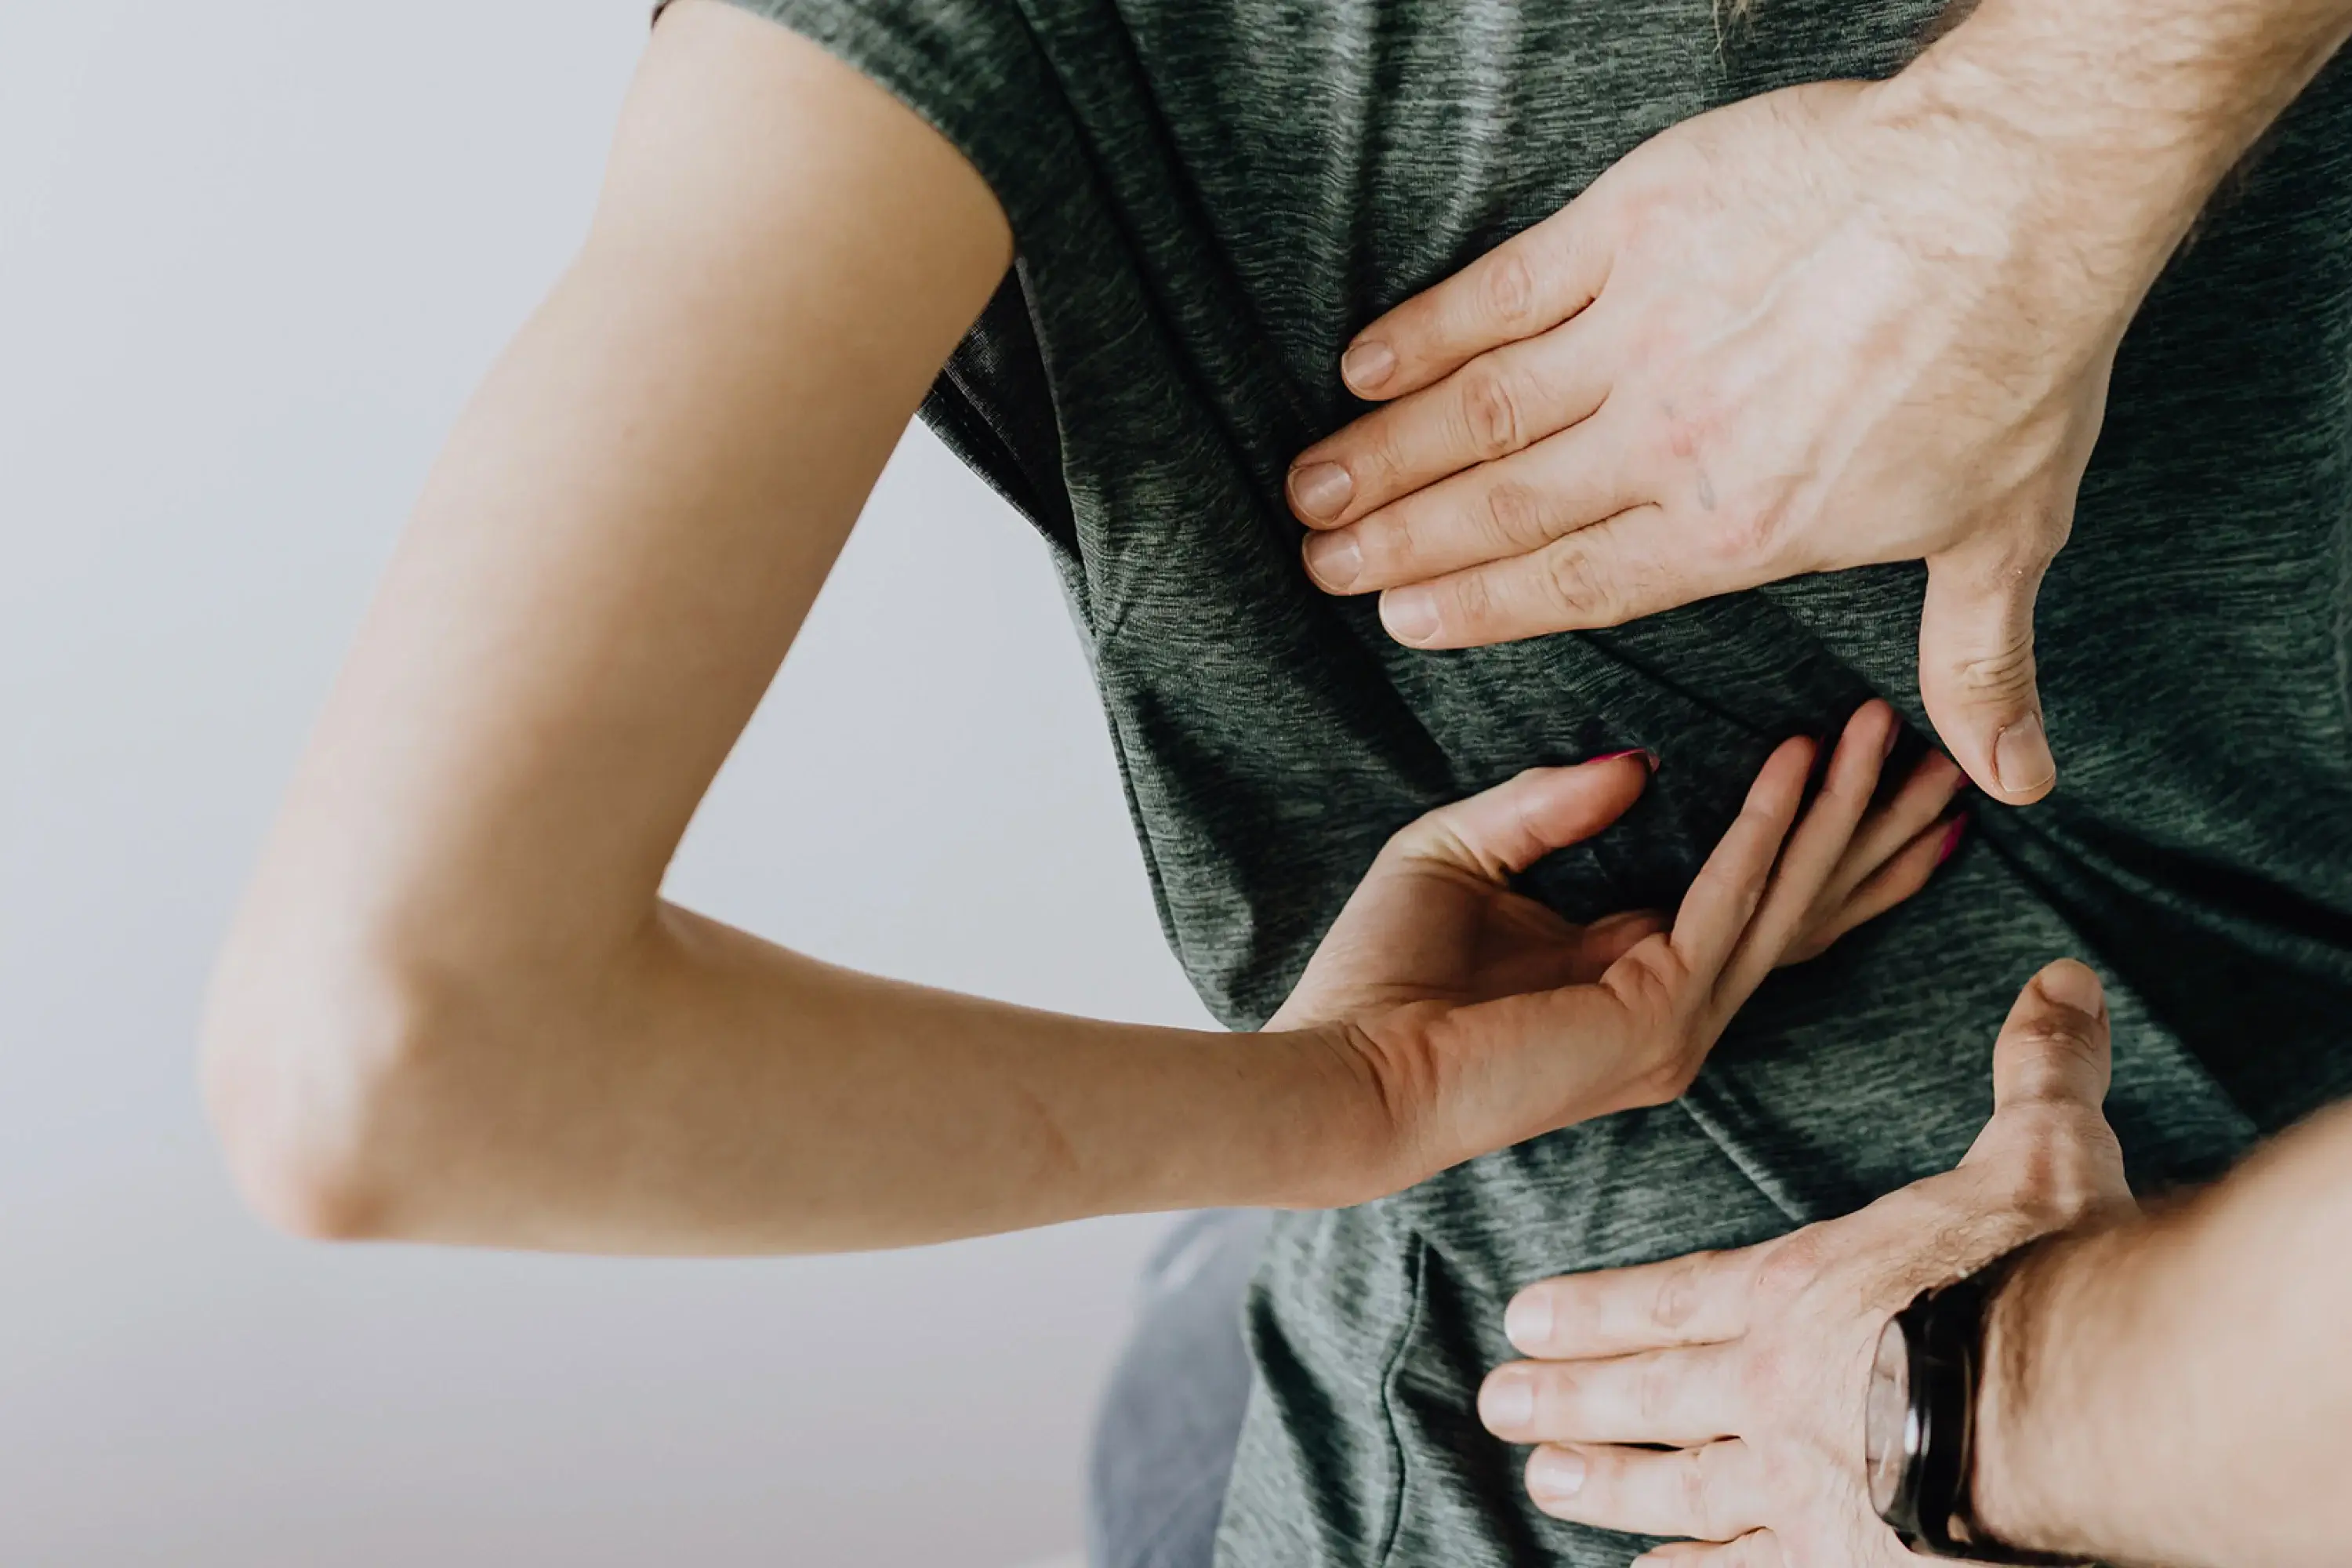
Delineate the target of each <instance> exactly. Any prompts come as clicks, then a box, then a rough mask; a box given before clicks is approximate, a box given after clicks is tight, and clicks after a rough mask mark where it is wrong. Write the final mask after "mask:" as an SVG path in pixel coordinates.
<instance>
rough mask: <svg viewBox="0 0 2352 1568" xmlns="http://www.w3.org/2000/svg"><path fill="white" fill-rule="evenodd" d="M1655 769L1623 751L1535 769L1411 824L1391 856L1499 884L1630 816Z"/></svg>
mask: <svg viewBox="0 0 2352 1568" xmlns="http://www.w3.org/2000/svg"><path fill="white" fill-rule="evenodd" d="M1650 766H1651V764H1650V761H1649V754H1648V753H1647V752H1617V753H1615V754H1614V755H1612V756H1607V757H1600V758H1595V759H1594V760H1593V761H1591V762H1589V763H1580V764H1578V765H1577V766H1574V767H1566V768H1529V769H1528V770H1527V771H1526V772H1525V773H1519V774H1518V775H1517V776H1516V777H1513V778H1509V779H1507V780H1505V781H1504V782H1503V783H1501V784H1496V786H1495V787H1494V788H1492V789H1488V790H1482V791H1480V792H1479V793H1478V794H1476V795H1471V796H1470V797H1469V798H1468V799H1466V800H1457V801H1455V802H1454V803H1453V804H1452V805H1442V806H1439V807H1438V808H1437V809H1436V810H1435V811H1433V812H1430V813H1428V814H1426V815H1425V816H1420V817H1417V818H1415V819H1414V820H1413V821H1412V822H1410V823H1407V824H1406V825H1405V826H1403V827H1402V828H1400V829H1399V830H1398V831H1397V833H1396V836H1395V837H1392V838H1391V839H1390V840H1389V844H1388V849H1387V851H1386V853H1388V854H1389V855H1391V856H1395V857H1402V858H1412V859H1416V860H1428V861H1436V862H1439V863H1441V864H1444V865H1448V866H1451V867H1454V868H1456V869H1458V870H1462V871H1466V872H1469V873H1471V874H1472V875H1475V876H1478V877H1483V878H1485V879H1486V880H1488V881H1491V882H1494V883H1496V884H1498V885H1499V884H1501V883H1503V882H1505V881H1507V880H1508V879H1510V878H1511V877H1513V876H1515V875H1517V873H1518V872H1521V871H1524V870H1526V869H1527V868H1528V867H1530V866H1532V865H1534V864H1535V863H1536V862H1537V861H1538V860H1540V859H1542V858H1544V857H1545V856H1547V855H1549V854H1550V853H1551V852H1552V851H1553V850H1555V849H1559V848H1561V847H1565V846H1567V845H1570V844H1575V843H1578V842H1580V841H1581V840H1583V839H1586V838H1590V837H1592V836H1593V835H1594V834H1596V833H1598V832H1600V831H1601V829H1602V828H1604V827H1606V826H1609V825H1610V824H1611V823H1612V822H1614V821H1616V820H1617V819H1618V818H1619V817H1620V816H1623V815H1624V813H1625V808H1626V807H1627V806H1630V805H1633V802H1634V801H1635V800H1637V799H1639V798H1640V797H1641V794H1642V791H1643V789H1644V788H1645V787H1646V786H1647V785H1648V784H1649V781H1650ZM1629 945H1630V944H1629Z"/></svg>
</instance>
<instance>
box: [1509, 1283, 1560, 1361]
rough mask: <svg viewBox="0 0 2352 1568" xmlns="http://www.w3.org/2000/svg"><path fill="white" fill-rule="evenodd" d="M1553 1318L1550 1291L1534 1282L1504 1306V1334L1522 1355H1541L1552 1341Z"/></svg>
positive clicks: (1513, 1347) (1512, 1346)
mask: <svg viewBox="0 0 2352 1568" xmlns="http://www.w3.org/2000/svg"><path fill="white" fill-rule="evenodd" d="M1552 1317H1553V1313H1552V1300H1551V1296H1550V1294H1549V1292H1548V1291H1546V1290H1545V1289H1544V1288H1543V1287H1542V1286H1540V1285H1531V1286H1529V1287H1528V1289H1524V1290H1522V1291H1520V1292H1519V1293H1518V1294H1517V1295H1516V1296H1514V1297H1512V1298H1511V1302H1510V1305H1509V1306H1507V1307H1505V1308H1504V1309H1503V1337H1504V1338H1505V1339H1507V1340H1508V1341H1510V1342H1511V1348H1512V1349H1514V1350H1516V1351H1517V1352H1519V1353H1520V1354H1521V1355H1538V1354H1540V1353H1541V1352H1542V1351H1543V1349H1544V1347H1545V1346H1546V1345H1547V1344H1549V1342H1550V1341H1551V1331H1552Z"/></svg>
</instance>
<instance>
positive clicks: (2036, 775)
mask: <svg viewBox="0 0 2352 1568" xmlns="http://www.w3.org/2000/svg"><path fill="white" fill-rule="evenodd" d="M1992 773H1993V784H1994V787H1995V789H1996V791H1997V792H1998V793H1999V795H2000V798H2001V799H2003V800H2005V801H2007V802H2009V803H2010V804H2011V805H2032V803H2033V802H2035V801H2037V800H2040V799H2041V798H2042V796H2044V795H2048V794H2049V793H2050V791H2051V790H2052V788H2053V787H2054V786H2055V785H2056V784H2057V783H2058V762H2057V759H2056V758H2054V757H2053V756H2052V755H2051V754H2050V738H2049V736H2048V735H2047V734H2046V733H2045V732H2044V731H2043V730H2042V716H2041V715H2040V714H2039V713H2028V714H2026V715H2025V716H2024V717H2023V718H2021V719H2019V720H2016V721H2012V722H2011V723H2010V724H2008V725H2006V726H2005V727H2003V728H2002V730H2001V731H2000V733H1998V734H1997V735H1995V736H1994V737H1993V742H1992Z"/></svg>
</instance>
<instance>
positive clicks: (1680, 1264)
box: [1650, 1255, 1706, 1329]
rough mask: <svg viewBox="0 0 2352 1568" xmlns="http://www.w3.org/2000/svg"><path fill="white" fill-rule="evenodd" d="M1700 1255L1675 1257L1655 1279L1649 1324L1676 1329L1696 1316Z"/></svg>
mask: <svg viewBox="0 0 2352 1568" xmlns="http://www.w3.org/2000/svg"><path fill="white" fill-rule="evenodd" d="M1705 1263H1706V1258H1705V1256H1704V1255H1694V1256H1692V1257H1689V1258H1678V1259H1676V1260H1675V1263H1674V1264H1673V1265H1672V1266H1671V1267H1669V1268H1666V1269H1664V1271H1663V1272H1662V1273H1660V1274H1659V1276H1658V1289H1657V1293H1656V1294H1655V1295H1654V1296H1653V1297H1652V1298H1651V1299H1650V1321H1653V1322H1654V1323H1656V1324H1657V1325H1658V1326H1659V1327H1660V1328H1662V1329H1679V1328H1681V1327H1682V1326H1683V1325H1684V1324H1685V1323H1687V1322H1689V1321H1691V1319H1692V1318H1694V1317H1696V1315H1697V1313H1698V1305H1699V1279H1700V1270H1701V1268H1703V1267H1704V1266H1705Z"/></svg>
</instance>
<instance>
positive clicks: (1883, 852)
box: [1822, 752, 1969, 909]
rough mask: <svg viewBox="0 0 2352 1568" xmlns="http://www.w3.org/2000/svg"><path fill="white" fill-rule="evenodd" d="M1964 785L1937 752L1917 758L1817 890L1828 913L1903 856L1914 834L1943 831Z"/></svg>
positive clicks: (1961, 776) (1957, 769)
mask: <svg viewBox="0 0 2352 1568" xmlns="http://www.w3.org/2000/svg"><path fill="white" fill-rule="evenodd" d="M1968 782H1969V775H1968V774H1966V773H1962V772H1961V771H1960V766H1959V764H1958V763H1955V762H1954V761H1952V759H1951V758H1949V757H1948V756H1946V755H1944V754H1943V753H1942V752H1928V753H1927V755H1926V756H1924V757H1922V758H1920V759H1919V762H1918V764H1917V765H1916V766H1915V767H1914V768H1913V769H1912V770H1911V776H1910V777H1908V778H1906V779H1905V780H1904V781H1903V787H1902V788H1900V789H1898V790H1896V791H1895V797H1894V798H1893V799H1892V800H1889V801H1888V802H1886V804H1885V805H1882V806H1880V807H1879V808H1878V809H1877V810H1875V811H1874V812H1872V813H1871V814H1870V815H1869V816H1866V817H1864V819H1863V823H1862V826H1861V827H1860V828H1859V829H1857V830H1856V831H1855V833H1854V836H1853V844H1852V845H1851V846H1849V847H1847V849H1846V852H1845V855H1844V857H1843V858H1842V859H1841V860H1839V862H1838V868H1837V870H1836V871H1835V872H1834V873H1832V876H1831V878H1830V880H1829V885H1828V886H1827V887H1826V888H1824V889H1822V906H1823V907H1824V908H1832V909H1833V908H1835V907H1837V906H1838V905H1841V904H1843V903H1844V902H1846V901H1847V900H1849V899H1852V898H1853V897H1854V895H1855V893H1856V890H1857V889H1860V888H1861V887H1862V885H1863V884H1864V883H1865V882H1867V881H1869V880H1870V879H1872V878H1873V877H1874V876H1875V875H1877V873H1878V872H1879V871H1880V869H1881V868H1884V867H1885V866H1886V865H1888V864H1889V863H1890V862H1892V861H1893V860H1895V858H1896V857H1898V856H1901V855H1905V854H1908V853H1909V852H1910V850H1911V848H1912V846H1913V845H1914V844H1915V843H1916V841H1917V839H1918V837H1919V836H1920V835H1921V834H1923V833H1926V832H1927V831H1928V830H1929V829H1930V828H1937V829H1940V830H1942V831H1944V832H1945V833H1948V832H1949V829H1950V826H1951V822H1950V819H1948V816H1947V813H1948V810H1949V808H1950V806H1951V804H1952V799H1953V797H1954V796H1955V795H1958V794H1959V792H1960V791H1961V790H1962V789H1963V788H1964V787H1966V785H1967V784H1968ZM1937 842H1938V843H1939V844H1940V843H1941V839H1940V838H1939V839H1938V840H1937ZM1954 842H1955V844H1957V842H1958V840H1954Z"/></svg>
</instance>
